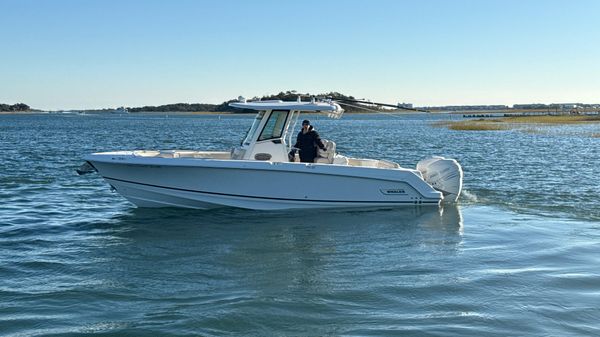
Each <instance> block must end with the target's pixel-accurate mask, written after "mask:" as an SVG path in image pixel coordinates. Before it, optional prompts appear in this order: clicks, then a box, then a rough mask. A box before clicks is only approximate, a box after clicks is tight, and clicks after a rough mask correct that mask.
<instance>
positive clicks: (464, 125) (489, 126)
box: [434, 119, 510, 131]
mask: <svg viewBox="0 0 600 337" xmlns="http://www.w3.org/2000/svg"><path fill="white" fill-rule="evenodd" d="M434 126H440V127H447V128H448V129H450V130H465V131H499V130H508V129H510V127H509V125H507V124H504V123H501V122H500V121H499V120H497V119H490V120H484V119H477V120H468V121H460V122H451V121H444V122H437V123H434Z"/></svg>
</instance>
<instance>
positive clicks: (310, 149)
mask: <svg viewBox="0 0 600 337" xmlns="http://www.w3.org/2000/svg"><path fill="white" fill-rule="evenodd" d="M317 146H318V147H320V148H321V149H325V145H324V144H323V142H322V141H321V137H319V134H318V133H317V131H315V130H314V129H313V127H312V125H311V126H309V127H308V132H307V133H302V130H300V132H298V137H297V138H296V144H295V145H294V147H297V148H299V149H300V161H301V162H303V163H313V162H314V161H315V158H316V157H317Z"/></svg>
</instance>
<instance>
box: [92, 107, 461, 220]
mask: <svg viewBox="0 0 600 337" xmlns="http://www.w3.org/2000/svg"><path fill="white" fill-rule="evenodd" d="M230 105H231V106H233V107H237V108H243V109H252V110H257V111H258V114H257V115H256V118H255V120H254V122H253V124H252V126H251V128H250V129H249V131H248V133H247V134H246V136H245V138H244V140H243V141H242V143H241V145H239V146H236V147H234V148H233V149H232V150H231V151H227V152H211V151H186V150H166V151H165V150H162V151H161V150H136V151H116V152H103V153H94V154H90V155H87V156H85V157H84V159H85V161H86V163H85V164H84V165H86V166H87V170H86V167H82V169H81V171H91V170H94V171H97V172H98V173H99V174H100V175H101V176H102V177H103V178H104V179H105V180H106V181H107V182H108V183H109V184H110V185H111V186H112V187H113V188H114V189H115V190H116V191H117V192H119V193H120V194H121V195H122V196H123V197H125V198H126V199H127V200H129V201H130V202H132V203H133V204H135V205H137V206H139V207H186V208H197V209H210V208H217V207H240V208H248V209H257V210H275V209H293V208H348V207H396V206H406V205H434V206H435V205H438V204H440V202H442V201H444V202H456V201H457V199H458V197H459V195H460V192H461V187H462V178H463V173H462V169H461V167H460V165H459V164H458V163H457V162H456V161H455V160H453V159H446V158H443V157H433V158H429V159H426V160H423V161H421V162H419V163H418V164H417V166H416V169H408V168H402V167H400V165H398V164H397V163H394V162H391V161H387V160H383V159H362V158H352V157H347V156H344V155H341V154H338V153H337V152H336V150H335V149H336V145H335V143H334V142H332V141H327V140H324V143H325V145H326V148H327V151H321V150H319V151H320V153H319V158H317V159H316V160H315V163H300V162H297V158H296V159H295V160H296V161H294V162H290V159H289V157H288V153H289V151H290V150H291V147H292V144H293V140H295V139H292V137H293V136H295V132H296V131H297V130H296V122H297V120H298V117H299V115H300V114H301V113H303V112H310V113H316V112H321V113H325V114H327V115H328V116H330V117H333V118H339V117H341V116H342V114H343V111H344V110H343V109H342V108H341V107H340V105H338V104H337V103H336V102H335V101H331V100H328V101H319V102H317V101H314V100H313V101H311V102H301V101H300V100H298V101H295V102H288V101H258V102H246V101H245V100H243V99H242V98H240V101H239V102H236V103H231V104H230Z"/></svg>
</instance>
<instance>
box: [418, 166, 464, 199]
mask: <svg viewBox="0 0 600 337" xmlns="http://www.w3.org/2000/svg"><path fill="white" fill-rule="evenodd" d="M417 170H418V171H419V172H421V174H422V175H423V179H424V180H425V181H426V182H427V183H428V184H429V185H431V186H432V187H433V188H435V189H436V190H437V191H440V192H442V195H443V196H444V199H443V201H444V202H456V201H457V200H458V197H459V196H460V192H461V190H462V181H463V171H462V167H461V166H460V164H459V163H458V162H457V161H456V160H454V159H449V158H444V157H438V156H434V157H431V158H427V159H424V160H421V161H420V162H418V163H417Z"/></svg>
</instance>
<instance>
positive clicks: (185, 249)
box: [0, 115, 600, 336]
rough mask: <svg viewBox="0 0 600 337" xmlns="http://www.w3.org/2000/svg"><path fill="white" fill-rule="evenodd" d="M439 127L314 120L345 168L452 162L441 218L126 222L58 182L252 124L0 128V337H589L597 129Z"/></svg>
mask: <svg viewBox="0 0 600 337" xmlns="http://www.w3.org/2000/svg"><path fill="white" fill-rule="evenodd" d="M444 118H451V117H447V116H429V115H406V116H402V117H397V116H381V115H377V116H365V115H354V116H346V117H344V118H343V119H341V120H339V121H332V120H328V119H326V118H324V117H320V116H312V117H311V119H312V120H313V124H316V126H317V129H318V130H319V131H320V132H321V134H322V135H323V136H324V137H325V138H328V139H332V140H335V141H336V142H337V144H338V150H339V151H340V152H342V153H344V154H347V155H351V156H361V157H374V158H385V159H390V160H394V161H397V162H399V163H400V164H401V165H403V166H407V167H414V165H415V164H416V162H417V161H418V160H420V159H422V158H424V157H426V156H429V155H435V154H438V155H444V156H449V157H453V158H456V159H458V160H459V161H460V162H461V164H462V165H463V168H464V171H465V189H466V191H465V194H464V195H463V197H462V199H461V201H460V204H459V205H458V206H457V207H456V206H455V207H445V208H444V209H437V208H412V207H409V208H405V209H392V210H362V211H306V212H297V211H294V212H291V211H290V212H275V213H268V212H255V211H246V210H234V209H222V210H217V211H190V210H177V209H162V210H148V209H136V208H134V207H133V206H132V205H131V204H129V203H128V202H127V201H125V200H124V199H123V198H121V197H120V196H119V195H118V194H116V193H114V192H111V191H110V189H109V187H108V185H107V184H106V183H104V182H103V181H102V180H101V179H100V178H99V177H98V176H97V175H88V176H83V177H80V176H77V175H76V174H75V172H74V169H75V168H77V167H78V166H79V164H81V159H80V158H81V157H82V156H83V155H84V154H86V153H90V152H96V151H108V150H121V149H123V150H125V149H139V148H148V149H151V148H161V149H209V150H220V149H229V148H230V147H231V146H232V145H233V144H237V143H239V141H240V139H241V134H242V133H243V132H244V131H245V130H246V129H247V128H248V126H249V125H250V123H251V119H252V116H233V117H231V116H229V117H227V116H222V117H219V116H198V117H176V116H175V117H174V116H169V117H168V118H165V117H164V116H131V115H129V116H0V151H1V153H2V156H1V157H0V335H2V336H38V335H39V336H42V335H43V336H52V335H54V336H81V335H106V336H108V335H110V336H113V335H122V336H131V335H136V336H143V335H147V336H159V335H160V336H167V335H181V336H185V335H189V336H198V335H200V336H211V335H243V336H252V335H256V336H270V335H273V336H275V335H276V336H282V335H292V336H320V335H327V336H338V335H353V336H366V335H373V336H381V335H388V336H397V335H418V336H428V335H431V336H482V335H486V336H506V335H529V336H566V335H599V334H600V208H599V207H598V204H597V203H598V199H599V197H600V193H599V178H598V177H599V176H600V168H599V166H598V162H599V159H600V153H599V151H598V148H600V138H594V137H592V135H593V134H598V133H600V125H589V126H566V127H565V126H559V127H541V128H540V127H525V128H523V129H522V130H513V131H500V132H459V131H450V130H446V129H443V128H435V127H432V126H431V122H432V121H433V120H436V119H444ZM454 118H458V117H454Z"/></svg>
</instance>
